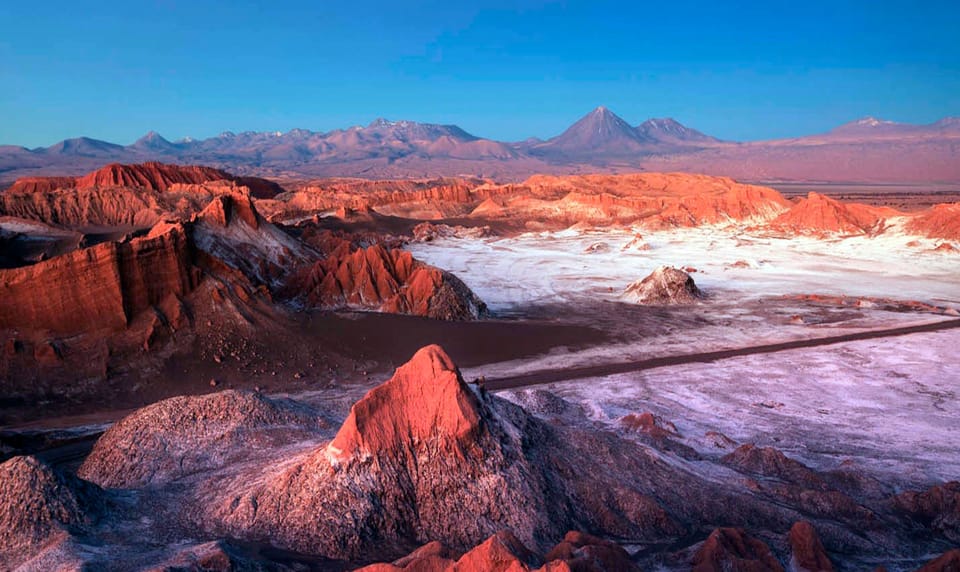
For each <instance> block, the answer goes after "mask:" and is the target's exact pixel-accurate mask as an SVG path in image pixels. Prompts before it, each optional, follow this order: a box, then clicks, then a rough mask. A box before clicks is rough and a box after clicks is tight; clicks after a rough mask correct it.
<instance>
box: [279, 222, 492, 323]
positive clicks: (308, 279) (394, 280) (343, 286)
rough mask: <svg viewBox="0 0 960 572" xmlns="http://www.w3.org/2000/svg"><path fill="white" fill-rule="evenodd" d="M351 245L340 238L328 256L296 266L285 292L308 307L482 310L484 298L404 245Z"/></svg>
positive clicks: (435, 312)
mask: <svg viewBox="0 0 960 572" xmlns="http://www.w3.org/2000/svg"><path fill="white" fill-rule="evenodd" d="M331 246H332V245H331ZM351 250H352V249H351V246H350V245H349V243H348V242H346V241H343V243H342V244H341V245H340V246H339V247H336V248H335V249H334V251H333V252H332V253H331V254H330V255H328V256H327V258H325V259H324V260H321V261H319V262H317V263H315V264H313V265H312V266H310V267H306V268H304V269H301V270H300V271H298V272H297V273H296V274H295V275H294V276H292V277H291V279H290V280H289V281H288V283H287V285H286V286H285V287H284V289H283V292H284V295H285V296H287V297H290V298H296V299H298V300H301V301H303V303H305V304H307V305H309V306H313V307H320V308H330V309H337V308H357V309H371V310H377V311H381V312H389V313H398V314H412V315H415V316H426V317H430V318H436V319H442V320H469V319H475V318H478V317H481V316H482V315H484V313H485V312H486V306H485V305H484V304H483V302H482V301H480V300H479V299H478V298H477V297H476V296H475V295H474V294H473V292H471V291H470V289H469V288H467V286H466V285H465V284H464V283H463V282H461V281H460V280H459V279H458V278H457V277H456V276H453V275H452V274H449V273H447V272H444V271H442V270H439V269H437V268H434V267H432V266H429V265H427V264H424V263H422V262H420V261H418V260H416V259H414V258H413V255H411V254H410V253H409V252H407V251H405V250H399V249H389V248H386V247H385V246H383V245H379V244H378V245H374V246H370V247H368V248H359V249H356V250H352V251H351Z"/></svg>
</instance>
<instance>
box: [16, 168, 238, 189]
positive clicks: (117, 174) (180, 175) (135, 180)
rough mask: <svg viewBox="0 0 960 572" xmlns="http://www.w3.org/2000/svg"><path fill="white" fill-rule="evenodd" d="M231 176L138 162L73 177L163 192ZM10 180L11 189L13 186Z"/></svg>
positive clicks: (87, 183) (82, 182)
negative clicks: (178, 186) (180, 186)
mask: <svg viewBox="0 0 960 572" xmlns="http://www.w3.org/2000/svg"><path fill="white" fill-rule="evenodd" d="M232 178H233V176H232V175H230V174H228V173H225V172H223V171H221V170H219V169H214V168H211V167H200V166H194V165H190V166H182V165H165V164H163V163H156V162H152V163H142V164H139V165H121V164H119V163H113V164H111V165H107V166H105V167H102V168H100V169H97V170H96V171H93V172H92V173H87V174H86V175H84V176H82V177H78V178H77V179H76V183H75V184H74V185H73V187H74V188H77V189H92V188H109V187H128V188H136V189H150V190H153V191H160V192H165V191H167V190H169V189H170V188H171V187H172V186H173V185H175V184H180V185H184V184H189V185H199V184H202V183H209V182H212V181H228V180H231V179H232ZM16 186H17V185H16V183H14V186H13V188H14V189H15V188H16Z"/></svg>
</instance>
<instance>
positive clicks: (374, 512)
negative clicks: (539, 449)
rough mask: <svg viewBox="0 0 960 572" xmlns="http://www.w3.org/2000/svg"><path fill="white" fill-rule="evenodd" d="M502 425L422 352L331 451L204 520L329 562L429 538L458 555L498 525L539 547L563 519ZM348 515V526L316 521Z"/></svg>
mask: <svg viewBox="0 0 960 572" xmlns="http://www.w3.org/2000/svg"><path fill="white" fill-rule="evenodd" d="M507 423H509V422H507V421H501V420H500V419H498V415H497V414H496V413H494V411H493V410H492V409H491V404H490V403H488V402H487V400H486V399H482V398H481V397H480V396H478V395H477V394H476V393H475V392H474V390H472V389H470V388H469V387H467V385H466V384H465V383H464V381H463V379H462V378H461V377H460V375H459V372H458V371H457V370H456V368H455V366H453V364H452V362H451V360H450V358H449V357H448V356H447V355H446V354H445V353H444V352H443V350H441V349H440V348H439V347H436V346H428V347H426V348H424V349H422V350H420V351H419V352H417V354H416V355H415V356H414V357H413V358H412V359H411V360H410V362H408V363H407V364H406V365H404V366H402V367H401V368H399V369H398V370H397V372H396V374H395V375H394V377H393V378H391V379H390V380H389V381H387V382H386V383H384V384H383V385H382V386H380V387H378V388H376V389H374V390H372V391H370V392H369V393H368V394H367V395H366V396H365V397H364V398H363V399H361V400H360V401H358V402H357V403H356V404H354V406H353V409H352V410H351V413H350V416H349V417H348V419H347V420H346V421H345V422H344V424H343V426H342V427H341V429H340V431H339V432H338V433H337V435H336V437H335V438H334V440H333V441H332V442H331V443H330V444H329V445H328V446H325V447H321V448H319V449H317V450H316V451H315V452H313V453H311V454H310V455H309V456H307V457H306V458H304V459H302V460H300V461H298V462H297V463H296V464H294V465H292V466H289V467H287V468H284V469H283V470H282V471H281V472H278V473H276V474H273V475H270V476H268V477H266V478H265V479H264V480H263V481H262V482H261V483H260V484H254V485H253V486H252V487H251V488H250V489H249V490H245V491H241V492H239V493H238V492H236V491H234V492H228V493H227V495H226V496H224V498H223V499H222V500H221V501H219V502H218V503H217V504H216V506H215V507H212V510H213V513H214V516H213V518H214V519H215V520H217V521H219V522H221V523H222V525H221V526H223V527H225V528H226V529H227V530H229V531H232V532H231V533H232V534H239V535H244V536H247V535H259V534H265V533H267V531H269V534H270V537H271V539H272V541H273V542H275V543H276V544H277V545H280V546H286V547H290V548H293V549H296V550H300V551H309V552H313V553H317V554H321V555H324V556H327V557H331V558H344V557H347V558H350V557H354V558H355V557H356V556H358V555H360V554H366V555H370V554H374V553H376V552H377V551H379V552H380V553H386V555H390V553H391V552H394V553H395V550H396V549H395V548H392V547H396V546H403V545H405V544H408V543H410V542H411V541H419V542H424V541H427V540H438V541H440V542H443V543H444V544H446V545H447V546H450V547H452V548H454V549H458V550H465V549H467V548H469V547H471V546H473V545H474V544H475V543H476V542H478V541H479V540H480V539H482V538H486V537H488V536H489V535H491V534H494V533H495V532H496V531H498V530H501V529H503V528H509V529H511V530H512V531H513V532H514V533H515V534H516V535H517V536H518V537H520V538H522V539H523V541H524V542H527V543H536V539H537V538H539V537H540V535H541V534H545V535H549V534H556V532H555V529H556V527H558V526H562V524H560V522H562V521H563V520H564V519H565V518H567V517H562V518H560V520H559V521H555V519H554V516H553V513H554V512H555V511H557V510H563V508H562V506H557V507H555V506H552V504H551V503H550V502H549V501H548V500H547V499H548V498H551V497H552V496H553V495H554V494H557V493H555V492H552V491H551V492H548V490H547V487H548V486H549V484H548V483H547V482H546V480H545V477H544V475H543V474H542V473H538V472H537V471H542V468H537V467H536V466H534V465H531V464H530V462H529V461H528V460H527V459H526V458H525V457H523V456H522V451H521V448H520V447H519V443H515V442H514V439H515V437H510V436H509V434H508V433H507V431H508V428H509V427H510V425H507ZM374 499H375V500H374ZM451 507H457V509H456V510H451ZM346 513H350V514H352V515H353V516H352V517H351V519H350V521H349V522H344V521H338V520H334V519H317V518H316V516H315V515H316V514H346Z"/></svg>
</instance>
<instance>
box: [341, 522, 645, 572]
mask: <svg viewBox="0 0 960 572" xmlns="http://www.w3.org/2000/svg"><path fill="white" fill-rule="evenodd" d="M540 562H545V564H544V565H543V566H541V567H539V568H538V567H537V566H538V564H539V563H540ZM398 570H408V571H411V572H415V571H416V572H434V571H435V572H474V571H480V570H483V571H495V572H530V571H531V570H536V572H574V571H575V572H635V571H637V570H639V568H637V566H636V565H635V564H634V563H633V562H632V561H631V560H630V555H629V554H627V552H626V551H625V550H624V549H623V548H621V547H620V546H618V545H617V544H616V543H614V542H610V541H608V540H603V539H601V538H597V537H596V536H591V535H589V534H585V533H582V532H574V531H571V532H568V533H567V534H566V536H564V537H563V540H562V541H561V542H560V543H559V544H557V545H556V546H555V547H553V549H551V550H550V551H549V552H548V553H547V554H546V556H544V557H542V558H540V557H538V556H537V555H535V554H533V553H532V552H530V550H528V549H527V547H526V546H524V545H523V543H522V542H520V541H519V540H518V539H517V537H516V536H514V535H513V534H511V533H510V532H509V531H507V530H502V531H500V532H498V533H496V534H494V535H493V536H491V537H490V538H488V539H487V540H486V541H484V542H483V543H481V544H479V545H477V546H476V547H474V548H472V549H471V550H470V551H469V552H467V553H466V554H464V555H463V556H461V557H460V558H459V559H454V556H453V554H452V552H451V551H450V550H449V549H448V548H447V547H446V546H444V545H443V544H442V543H439V542H436V541H434V542H430V543H428V544H425V545H423V546H422V547H420V548H418V549H417V550H415V551H413V552H411V553H410V554H409V555H407V556H405V557H403V558H401V559H399V560H396V561H394V562H393V563H392V564H372V565H370V566H366V567H363V568H360V569H359V571H358V572H395V571H398Z"/></svg>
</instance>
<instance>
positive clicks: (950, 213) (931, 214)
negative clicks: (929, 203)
mask: <svg viewBox="0 0 960 572" xmlns="http://www.w3.org/2000/svg"><path fill="white" fill-rule="evenodd" d="M906 228H907V230H908V231H909V232H912V233H914V234H918V235H920V236H928V237H930V238H943V239H946V240H955V241H960V203H946V204H939V205H934V206H933V207H931V208H929V209H927V210H925V211H922V212H920V213H917V214H915V215H913V216H911V217H910V218H909V219H908V221H907V225H906Z"/></svg>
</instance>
